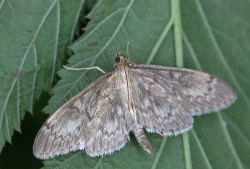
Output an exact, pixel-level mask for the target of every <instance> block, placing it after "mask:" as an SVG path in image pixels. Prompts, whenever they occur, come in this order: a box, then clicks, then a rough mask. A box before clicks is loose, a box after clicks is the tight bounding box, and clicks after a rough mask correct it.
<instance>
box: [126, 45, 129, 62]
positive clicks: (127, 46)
mask: <svg viewBox="0 0 250 169" xmlns="http://www.w3.org/2000/svg"><path fill="white" fill-rule="evenodd" d="M126 48H127V57H128V61H129V52H128V48H129V41H127V45H126Z"/></svg>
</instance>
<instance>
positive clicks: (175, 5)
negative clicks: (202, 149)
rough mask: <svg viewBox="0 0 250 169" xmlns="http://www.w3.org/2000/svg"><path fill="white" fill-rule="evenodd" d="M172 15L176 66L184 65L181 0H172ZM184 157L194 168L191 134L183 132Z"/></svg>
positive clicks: (190, 168)
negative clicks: (190, 142)
mask: <svg viewBox="0 0 250 169" xmlns="http://www.w3.org/2000/svg"><path fill="white" fill-rule="evenodd" d="M171 17H172V19H173V22H174V41H175V56H176V66H177V67H183V65H184V64H183V48H182V26H181V14H180V1H179V0H171ZM182 139H183V147H184V158H185V165H186V168H187V169H192V161H191V153H190V144H189V135H188V134H187V133H186V134H183V136H182Z"/></svg>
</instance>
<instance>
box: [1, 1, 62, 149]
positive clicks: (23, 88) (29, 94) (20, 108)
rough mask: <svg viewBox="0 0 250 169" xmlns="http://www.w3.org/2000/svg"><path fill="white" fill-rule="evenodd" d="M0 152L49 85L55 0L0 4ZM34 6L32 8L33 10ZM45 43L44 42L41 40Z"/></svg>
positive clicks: (55, 27) (53, 60)
mask: <svg viewBox="0 0 250 169" xmlns="http://www.w3.org/2000/svg"><path fill="white" fill-rule="evenodd" d="M0 9H1V12H0V23H1V26H0V27H1V28H0V41H1V42H0V43H1V45H0V51H1V57H0V79H1V81H2V83H1V85H0V151H1V149H2V148H3V146H4V143H5V141H6V140H7V141H8V142H11V136H12V134H13V132H14V130H17V131H19V132H20V131H21V129H20V125H21V124H20V123H21V120H22V119H23V118H24V112H25V111H29V112H31V113H32V109H33V105H34V101H35V99H37V98H38V97H39V96H40V94H41V92H42V90H46V91H48V90H49V89H50V88H51V85H52V82H53V79H54V72H55V68H56V67H55V63H56V59H57V58H56V55H57V45H58V31H59V18H58V12H59V4H58V1H49V0H45V1H43V2H42V1H37V2H36V3H30V4H27V3H24V2H22V1H2V2H1V4H0ZM34 9H35V10H34ZM48 30H49V31H48ZM45 42H46V43H45Z"/></svg>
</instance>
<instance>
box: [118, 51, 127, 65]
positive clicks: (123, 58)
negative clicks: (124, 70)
mask: <svg viewBox="0 0 250 169" xmlns="http://www.w3.org/2000/svg"><path fill="white" fill-rule="evenodd" d="M127 61H128V59H127V57H126V56H124V55H122V54H121V52H117V53H116V57H115V66H120V65H125V64H127Z"/></svg>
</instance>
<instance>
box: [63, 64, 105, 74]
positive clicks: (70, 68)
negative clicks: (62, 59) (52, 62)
mask: <svg viewBox="0 0 250 169" xmlns="http://www.w3.org/2000/svg"><path fill="white" fill-rule="evenodd" d="M63 67H64V68H65V69H68V70H92V69H97V70H99V71H100V72H102V73H106V72H105V71H104V70H102V69H101V68H100V67H98V66H93V67H84V68H72V67H67V66H65V65H63Z"/></svg>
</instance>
